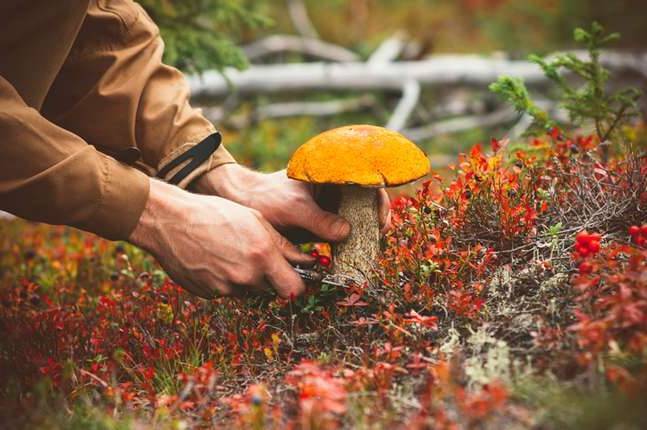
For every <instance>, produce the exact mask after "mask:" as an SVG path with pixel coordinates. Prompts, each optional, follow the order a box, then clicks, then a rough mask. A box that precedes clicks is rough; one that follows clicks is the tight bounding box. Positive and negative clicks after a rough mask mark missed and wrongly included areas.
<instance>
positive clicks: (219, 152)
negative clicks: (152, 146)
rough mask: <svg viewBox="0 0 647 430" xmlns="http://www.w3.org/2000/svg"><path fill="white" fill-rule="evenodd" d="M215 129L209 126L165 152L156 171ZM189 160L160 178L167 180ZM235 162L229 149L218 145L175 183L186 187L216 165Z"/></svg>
mask: <svg viewBox="0 0 647 430" xmlns="http://www.w3.org/2000/svg"><path fill="white" fill-rule="evenodd" d="M215 132H216V130H215V129H213V128H211V129H209V130H207V131H205V132H203V133H201V134H199V135H196V136H195V137H194V138H192V139H190V141H189V142H186V143H184V144H182V145H180V146H179V147H177V148H176V149H175V150H173V151H172V152H171V153H169V154H167V155H166V156H165V157H164V158H163V159H162V161H160V163H159V166H158V171H160V170H162V169H163V168H164V166H166V165H167V164H168V163H170V162H171V161H173V160H174V159H175V158H177V157H179V156H180V155H182V154H183V153H185V152H186V151H188V150H189V149H191V148H193V147H194V146H196V145H197V144H198V143H200V142H201V141H202V140H204V139H205V138H206V137H208V136H209V135H211V134H213V133H215ZM189 162H190V160H187V161H186V162H185V163H182V164H180V165H178V166H176V167H175V168H174V169H171V170H169V171H168V173H167V174H166V175H164V177H163V178H162V179H164V181H166V182H168V181H169V180H170V179H171V178H172V177H173V176H175V174H176V173H177V172H179V171H180V170H182V168H183V167H184V166H185V165H186V164H187V163H189ZM232 163H236V160H234V157H232V156H231V154H230V153H229V151H227V149H226V148H225V147H224V146H223V145H220V146H218V149H216V150H215V151H214V153H213V154H211V156H210V157H209V158H208V159H207V160H205V161H204V163H202V164H200V165H199V166H198V167H196V168H195V169H194V170H193V171H192V172H191V173H189V174H188V175H187V176H186V177H185V178H184V179H182V180H181V181H180V182H179V183H178V184H177V185H178V186H179V187H181V188H185V189H186V188H187V187H188V186H189V184H190V183H191V182H193V181H194V180H195V179H197V178H198V177H199V176H201V175H203V174H205V173H207V172H209V171H211V170H213V169H215V168H216V167H218V166H222V165H223V164H232Z"/></svg>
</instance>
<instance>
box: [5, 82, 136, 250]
mask: <svg viewBox="0 0 647 430" xmlns="http://www.w3.org/2000/svg"><path fill="white" fill-rule="evenodd" d="M0 136H2V137H3V142H2V157H0V208H1V209H3V210H6V211H9V212H11V213H13V214H15V215H18V216H20V217H23V218H26V219H29V220H33V221H40V222H46V223H50V224H66V225H70V226H73V227H77V228H81V229H84V230H87V231H91V232H93V233H96V234H98V235H100V236H103V237H106V238H108V239H126V238H127V237H128V236H129V234H130V232H131V231H132V229H133V227H134V226H135V224H136V222H137V219H138V218H139V215H140V214H141V211H142V208H143V206H144V204H145V202H146V199H147V195H148V178H146V176H145V175H144V174H142V173H141V172H138V171H137V170H135V169H133V168H130V167H128V166H125V165H123V164H121V163H118V162H117V161H116V160H114V159H113V158H110V157H108V156H105V155H103V154H101V153H99V152H98V151H97V150H96V149H94V148H93V147H92V146H90V145H88V144H87V143H86V142H85V141H84V140H83V139H81V138H80V137H79V136H77V135H75V134H73V133H70V132H69V131H66V130H64V129H62V128H61V127H59V126H57V125H56V124H53V123H51V122H50V121H48V120H47V119H46V118H44V117H43V116H41V115H40V114H39V113H38V112H37V111H36V110H34V109H32V108H30V107H28V106H26V105H25V103H24V101H23V100H22V98H21V97H20V96H19V95H18V94H17V92H16V91H15V89H14V88H13V87H12V86H11V84H10V83H9V82H8V81H6V80H4V79H3V78H2V76H0Z"/></svg>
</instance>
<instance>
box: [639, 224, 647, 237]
mask: <svg viewBox="0 0 647 430" xmlns="http://www.w3.org/2000/svg"><path fill="white" fill-rule="evenodd" d="M640 234H642V235H643V236H647V224H643V225H642V226H641V227H640Z"/></svg>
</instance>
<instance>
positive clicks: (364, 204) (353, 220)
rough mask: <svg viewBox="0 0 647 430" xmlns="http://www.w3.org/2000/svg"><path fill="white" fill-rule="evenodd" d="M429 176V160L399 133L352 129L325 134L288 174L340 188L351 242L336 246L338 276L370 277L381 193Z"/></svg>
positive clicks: (297, 156)
mask: <svg viewBox="0 0 647 430" xmlns="http://www.w3.org/2000/svg"><path fill="white" fill-rule="evenodd" d="M427 173H429V159H428V158H427V156H426V155H425V154H424V152H422V151H421V150H420V148H418V147H417V146H416V145H415V144H414V143H413V142H411V141H410V140H408V139H407V138H405V137H404V136H402V135H401V134H400V133H397V132H395V131H391V130H387V129H385V128H382V127H376V126H372V125H350V126H345V127H339V128H335V129H333V130H328V131H325V132H323V133H321V134H319V135H317V136H315V137H313V138H312V139H310V140H308V141H307V142H306V143H304V144H303V145H302V146H301V147H299V148H298V149H297V150H296V152H295V153H294V154H293V155H292V158H291V159H290V162H289V163H288V169H287V175H288V177H290V178H292V179H297V180H300V181H304V182H308V183H311V184H334V186H337V187H339V191H340V196H341V197H340V201H339V209H338V213H339V215H341V216H343V217H344V218H345V219H346V220H348V222H349V223H350V225H351V233H350V235H349V237H348V238H347V239H346V240H345V241H343V242H340V243H338V244H336V245H334V247H333V256H334V266H333V272H334V273H335V274H344V275H350V276H354V277H358V276H362V277H365V278H366V277H370V275H369V274H370V273H371V271H372V269H373V264H374V262H375V259H376V258H377V256H378V253H379V232H380V227H379V214H378V193H377V188H382V187H389V186H395V185H402V184H405V183H407V182H411V181H414V180H416V179H419V178H421V177H422V176H424V175H426V174H427Z"/></svg>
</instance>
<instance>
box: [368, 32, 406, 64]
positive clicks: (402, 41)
mask: <svg viewBox="0 0 647 430" xmlns="http://www.w3.org/2000/svg"><path fill="white" fill-rule="evenodd" d="M405 45H406V38H405V36H404V33H403V32H401V31H399V32H397V33H395V34H394V35H393V36H391V37H389V38H388V39H386V40H384V41H383V42H382V43H381V44H380V46H378V47H377V49H375V51H373V53H372V54H371V56H370V57H369V58H368V61H367V63H368V64H370V65H378V64H385V63H390V62H392V61H394V60H396V59H397V58H398V57H399V56H400V54H401V53H402V51H403V50H404V47H405Z"/></svg>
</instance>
